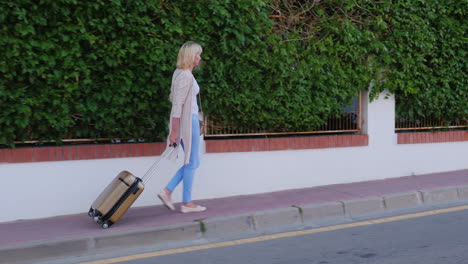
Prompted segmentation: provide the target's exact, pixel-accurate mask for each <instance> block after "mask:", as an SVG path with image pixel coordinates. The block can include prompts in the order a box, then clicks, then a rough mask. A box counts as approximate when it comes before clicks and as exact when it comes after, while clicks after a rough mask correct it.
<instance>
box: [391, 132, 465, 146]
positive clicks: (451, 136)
mask: <svg viewBox="0 0 468 264" xmlns="http://www.w3.org/2000/svg"><path fill="white" fill-rule="evenodd" d="M397 135H398V144H423V143H443V142H460V141H468V131H440V132H408V133H406V132H402V133H398V134H397Z"/></svg>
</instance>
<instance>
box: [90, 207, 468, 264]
mask: <svg viewBox="0 0 468 264" xmlns="http://www.w3.org/2000/svg"><path fill="white" fill-rule="evenodd" d="M467 209H468V205H464V206H458V207H452V208H445V209H438V210H432V211H427V212H421V213H414V214H407V215H400V216H393V217H386V218H381V219H376V220H368V221H362V222H355V223H350V224H342V225H336V226H327V227H321V228H314V229H308V230H301V231H293V232H287V233H281V234H274V235H265V236H259V237H253V238H246V239H239V240H233V241H226V242H220V243H214V244H206V245H199V246H191V247H185V248H178V249H168V250H163V251H157V252H149V253H143V254H137V255H132V256H125V257H118V258H111V259H103V260H97V261H91V262H83V263H82V264H110V263H119V262H125V261H130V260H137V259H145V258H152V257H160V256H165V255H173V254H178V253H186V252H192V251H198V250H204V249H211V248H220V247H227V246H234V245H241V244H248V243H255V242H260V241H266V240H273V239H279V238H286V237H294V236H302V235H309V234H315V233H322V232H328V231H333V230H340V229H346V228H351V227H359V226H367V225H374V224H381V223H388V222H394V221H399V220H405V219H411V218H418V217H423V216H429V215H437V214H443V213H450V212H456V211H462V210H467Z"/></svg>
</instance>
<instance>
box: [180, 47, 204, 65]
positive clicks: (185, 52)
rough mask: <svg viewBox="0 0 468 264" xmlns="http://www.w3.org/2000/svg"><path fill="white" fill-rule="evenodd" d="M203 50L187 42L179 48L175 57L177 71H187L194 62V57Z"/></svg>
mask: <svg viewBox="0 0 468 264" xmlns="http://www.w3.org/2000/svg"><path fill="white" fill-rule="evenodd" d="M202 51H203V49H202V47H201V46H200V44H198V43H196V42H193V41H188V42H185V43H184V45H182V47H180V50H179V54H178V55H177V69H187V68H188V67H190V65H192V63H193V62H194V61H195V57H196V56H197V55H200V54H201V53H202Z"/></svg>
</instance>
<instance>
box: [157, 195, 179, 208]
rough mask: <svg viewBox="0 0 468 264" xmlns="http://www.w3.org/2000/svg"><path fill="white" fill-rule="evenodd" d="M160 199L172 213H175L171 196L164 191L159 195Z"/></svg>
mask: <svg viewBox="0 0 468 264" xmlns="http://www.w3.org/2000/svg"><path fill="white" fill-rule="evenodd" d="M158 198H159V199H160V200H161V202H162V203H163V204H164V205H165V206H166V207H167V208H168V209H169V210H171V211H174V210H175V207H174V205H173V204H172V201H171V196H169V195H167V193H166V192H165V191H164V190H162V191H161V192H160V193H159V194H158Z"/></svg>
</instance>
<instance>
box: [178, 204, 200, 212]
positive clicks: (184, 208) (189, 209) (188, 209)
mask: <svg viewBox="0 0 468 264" xmlns="http://www.w3.org/2000/svg"><path fill="white" fill-rule="evenodd" d="M180 211H181V212H182V213H184V214H185V213H198V212H203V211H206V207H205V206H201V205H197V206H195V207H190V206H184V205H182V206H180Z"/></svg>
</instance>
